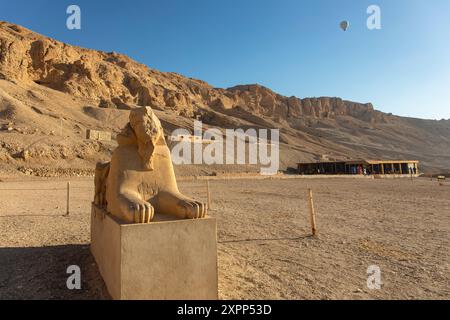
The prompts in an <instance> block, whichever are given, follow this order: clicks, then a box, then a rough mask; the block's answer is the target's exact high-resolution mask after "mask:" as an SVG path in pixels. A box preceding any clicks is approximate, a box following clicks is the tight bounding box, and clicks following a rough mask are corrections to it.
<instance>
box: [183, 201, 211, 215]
mask: <svg viewBox="0 0 450 320" xmlns="http://www.w3.org/2000/svg"><path fill="white" fill-rule="evenodd" d="M179 205H180V206H181V207H182V209H183V211H184V217H185V218H186V219H200V218H204V217H206V213H207V207H206V204H205V203H202V202H199V201H195V200H181V201H180V203H179Z"/></svg>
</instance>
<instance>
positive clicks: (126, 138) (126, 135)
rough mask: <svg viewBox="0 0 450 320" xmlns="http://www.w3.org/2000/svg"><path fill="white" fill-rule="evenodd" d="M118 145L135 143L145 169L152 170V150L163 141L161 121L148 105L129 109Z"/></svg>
mask: <svg viewBox="0 0 450 320" xmlns="http://www.w3.org/2000/svg"><path fill="white" fill-rule="evenodd" d="M117 140H118V143H119V145H124V144H130V143H132V144H137V146H138V153H139V156H140V157H141V159H142V164H143V167H144V168H145V169H146V170H153V152H154V150H155V147H156V145H158V144H161V143H164V133H163V128H162V126H161V122H160V121H159V119H158V118H157V117H156V115H155V114H154V112H153V110H152V109H151V108H150V107H141V108H136V109H133V110H131V112H130V122H129V123H128V124H127V126H126V127H125V128H124V130H123V131H122V133H121V134H120V135H119V136H118V139H117Z"/></svg>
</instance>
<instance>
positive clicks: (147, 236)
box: [91, 205, 218, 300]
mask: <svg viewBox="0 0 450 320" xmlns="http://www.w3.org/2000/svg"><path fill="white" fill-rule="evenodd" d="M91 251H92V254H93V256H94V258H95V261H96V262H97V265H98V268H99V271H100V274H101V275H102V277H103V279H104V281H105V283H106V286H107V288H108V291H109V293H110V295H111V296H112V298H113V299H133V300H153V299H154V300H165V299H172V300H198V299H207V300H211V299H218V279H217V277H218V276H217V228H216V220H215V219H213V218H205V219H198V220H168V218H167V217H158V216H156V217H155V222H153V223H151V224H122V223H120V222H119V221H118V220H117V219H115V218H114V217H113V216H111V215H109V214H107V213H106V212H105V211H104V210H103V209H100V208H98V207H97V206H95V205H92V212H91Z"/></svg>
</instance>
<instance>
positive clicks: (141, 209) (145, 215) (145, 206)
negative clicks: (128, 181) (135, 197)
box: [130, 201, 155, 223]
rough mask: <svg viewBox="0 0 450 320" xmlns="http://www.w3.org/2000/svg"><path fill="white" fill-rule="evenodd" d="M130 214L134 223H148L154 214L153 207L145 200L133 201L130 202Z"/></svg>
mask: <svg viewBox="0 0 450 320" xmlns="http://www.w3.org/2000/svg"><path fill="white" fill-rule="evenodd" d="M130 215H131V217H133V218H132V219H131V220H133V221H134V223H150V222H151V221H152V220H153V217H154V216H155V209H154V208H153V206H152V205H151V204H150V203H148V202H145V201H140V202H133V203H130Z"/></svg>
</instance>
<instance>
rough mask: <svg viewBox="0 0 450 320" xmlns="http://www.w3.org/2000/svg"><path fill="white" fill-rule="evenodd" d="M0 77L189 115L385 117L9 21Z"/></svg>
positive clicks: (1, 39)
mask: <svg viewBox="0 0 450 320" xmlns="http://www.w3.org/2000/svg"><path fill="white" fill-rule="evenodd" d="M0 78H3V79H8V80H11V81H19V82H35V83H37V84H40V85H43V86H46V87H49V88H52V89H55V90H58V91H61V92H64V93H68V94H70V95H72V96H75V97H83V98H88V99H91V100H93V101H94V102H95V104H97V105H98V106H99V107H105V108H119V109H124V108H125V109H126V108H129V106H132V105H136V104H137V105H142V106H151V107H154V108H161V109H163V110H171V111H173V112H175V113H176V114H178V115H185V116H188V117H193V116H194V115H195V114H197V113H200V114H202V113H203V114H204V113H205V110H208V109H210V108H213V109H234V108H240V109H244V110H246V111H248V112H251V113H252V114H256V115H264V116H268V117H271V118H273V119H275V120H280V119H296V118H301V117H304V116H309V117H316V118H335V117H336V116H338V115H348V116H352V117H355V118H358V119H360V120H364V121H368V122H377V121H384V120H385V119H384V118H385V115H384V114H382V113H381V112H377V111H375V110H374V109H373V106H372V105H371V104H360V103H354V102H350V101H343V100H342V99H340V98H326V97H323V98H306V99H299V98H296V97H284V96H282V95H279V94H276V93H275V92H273V91H271V90H269V89H267V88H264V87H262V86H259V85H242V86H236V87H233V88H229V89H216V88H213V87H211V86H210V85H208V84H207V83H205V82H203V81H200V80H195V79H189V78H185V77H183V76H181V75H178V74H175V73H163V72H159V71H156V70H152V69H150V68H148V67H146V66H144V65H142V64H139V63H137V62H135V61H133V60H131V59H130V58H128V57H126V56H124V55H121V54H118V53H114V52H110V53H106V52H100V51H94V50H88V49H83V48H79V47H75V46H70V45H66V44H64V43H62V42H59V41H56V40H53V39H50V38H47V37H44V36H41V35H38V34H36V33H34V32H32V31H30V30H27V29H25V28H23V27H20V26H17V25H14V24H10V23H7V22H0Z"/></svg>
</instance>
